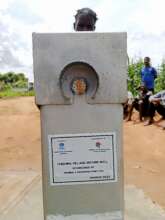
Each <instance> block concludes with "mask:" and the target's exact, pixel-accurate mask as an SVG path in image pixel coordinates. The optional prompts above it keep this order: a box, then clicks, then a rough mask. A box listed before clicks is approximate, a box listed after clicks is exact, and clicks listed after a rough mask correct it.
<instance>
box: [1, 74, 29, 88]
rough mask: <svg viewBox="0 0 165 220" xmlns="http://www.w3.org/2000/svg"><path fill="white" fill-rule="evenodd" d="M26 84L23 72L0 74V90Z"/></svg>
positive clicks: (21, 86)
mask: <svg viewBox="0 0 165 220" xmlns="http://www.w3.org/2000/svg"><path fill="white" fill-rule="evenodd" d="M27 86H28V78H26V77H25V74H24V73H18V74H16V73H14V72H8V73H4V74H0V90H1V91H3V90H6V89H11V88H25V87H27Z"/></svg>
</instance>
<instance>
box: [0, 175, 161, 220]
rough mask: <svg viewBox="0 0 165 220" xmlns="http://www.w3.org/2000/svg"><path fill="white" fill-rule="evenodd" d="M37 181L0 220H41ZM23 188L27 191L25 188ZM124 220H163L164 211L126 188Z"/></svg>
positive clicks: (90, 219) (100, 219)
mask: <svg viewBox="0 0 165 220" xmlns="http://www.w3.org/2000/svg"><path fill="white" fill-rule="evenodd" d="M39 179H41V178H38V179H37V180H36V181H35V182H34V180H33V184H32V185H31V187H29V188H28V190H26V193H25V194H24V197H22V193H21V192H20V198H21V199H20V200H17V204H15V206H11V207H10V209H8V212H5V213H3V212H2V213H1V215H0V220H29V219H30V220H43V206H42V187H41V180H39ZM25 188H26V189H27V186H26V187H25ZM24 190H25V189H24ZM1 199H2V198H0V200H1ZM1 202H2V201H1ZM55 219H56V220H83V219H85V220H95V219H97V220H110V219H111V218H110V217H109V214H108V213H107V214H105V215H104V216H103V215H102V216H99V215H95V216H89V215H81V216H68V217H63V216H57V217H56V218H55ZM112 219H113V218H112ZM125 220H165V211H164V210H163V209H162V208H161V207H160V206H159V205H157V204H154V203H153V202H152V201H151V199H150V198H147V197H146V196H145V194H144V193H143V191H142V190H139V189H137V188H136V187H135V186H126V187H125Z"/></svg>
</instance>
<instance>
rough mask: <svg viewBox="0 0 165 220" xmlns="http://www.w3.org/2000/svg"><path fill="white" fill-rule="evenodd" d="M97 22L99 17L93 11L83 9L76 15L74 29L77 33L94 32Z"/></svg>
mask: <svg viewBox="0 0 165 220" xmlns="http://www.w3.org/2000/svg"><path fill="white" fill-rule="evenodd" d="M96 21H97V15H96V13H95V12H94V11H93V10H92V9H90V8H82V9H79V10H78V11H77V14H76V15H75V22H74V24H73V27H74V30H75V31H94V30H95V28H96V27H95V24H96Z"/></svg>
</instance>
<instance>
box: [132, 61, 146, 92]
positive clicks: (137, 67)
mask: <svg viewBox="0 0 165 220" xmlns="http://www.w3.org/2000/svg"><path fill="white" fill-rule="evenodd" d="M142 67H143V60H142V58H139V59H138V60H136V61H134V60H133V59H132V60H131V62H130V63H129V64H128V90H129V91H131V92H132V93H133V95H136V94H137V87H138V86H139V85H140V84H141V76H140V71H141V69H142Z"/></svg>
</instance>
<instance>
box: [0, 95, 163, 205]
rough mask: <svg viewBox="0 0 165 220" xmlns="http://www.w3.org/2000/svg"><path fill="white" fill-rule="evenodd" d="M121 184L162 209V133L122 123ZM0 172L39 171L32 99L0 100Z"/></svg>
mask: <svg viewBox="0 0 165 220" xmlns="http://www.w3.org/2000/svg"><path fill="white" fill-rule="evenodd" d="M124 169H125V182H126V184H129V185H135V186H136V187H138V188H141V189H143V191H144V192H145V193H146V195H148V196H149V197H151V199H152V200H153V201H154V202H156V203H158V204H159V205H161V206H162V207H163V208H164V209H165V131H163V130H162V129H160V128H158V127H157V126H155V125H151V126H149V127H145V126H143V124H142V123H140V124H136V123H134V122H127V123H126V122H124ZM0 171H9V172H12V171H13V172H15V171H37V172H40V171H41V148H40V116H39V110H38V109H37V107H36V106H35V104H34V98H33V97H25V98H15V99H6V100H0Z"/></svg>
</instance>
